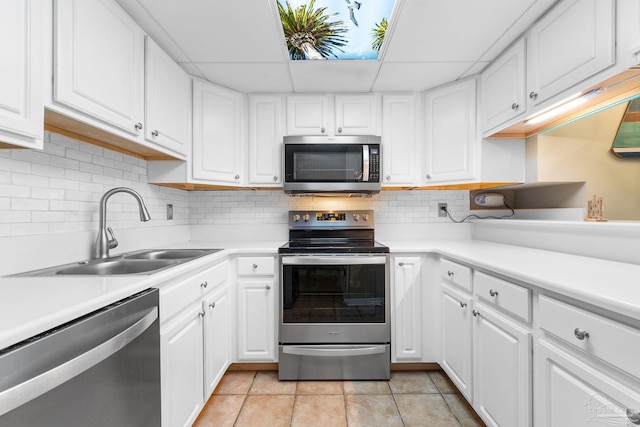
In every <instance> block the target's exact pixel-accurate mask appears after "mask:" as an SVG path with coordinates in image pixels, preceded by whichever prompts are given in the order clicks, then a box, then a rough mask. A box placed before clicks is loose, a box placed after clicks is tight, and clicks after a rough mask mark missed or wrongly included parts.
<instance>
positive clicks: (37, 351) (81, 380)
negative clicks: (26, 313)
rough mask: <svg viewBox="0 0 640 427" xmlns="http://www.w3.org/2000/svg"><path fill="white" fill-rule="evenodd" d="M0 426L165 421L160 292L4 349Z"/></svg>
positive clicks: (0, 352)
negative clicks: (161, 385) (161, 400)
mask: <svg viewBox="0 0 640 427" xmlns="http://www.w3.org/2000/svg"><path fill="white" fill-rule="evenodd" d="M0 426H2V427H9V426H11V427H18V426H19V427H22V426H29V427H39V426H47V427H57V426H65V427H72V426H96V427H97V426H105V427H106V426H109V427H112V426H119V427H123V426H131V427H134V426H135V427H139V426H160V330H159V321H158V291H157V289H150V290H147V291H144V292H141V293H139V294H136V295H133V296H131V297H129V298H127V299H124V300H122V301H119V302H116V303H114V304H111V305H109V306H107V307H104V308H102V309H100V310H98V311H95V312H93V313H90V314H88V315H86V316H84V317H81V318H79V319H76V320H74V321H72V322H69V323H67V324H64V325H61V326H60V327H57V328H55V329H52V330H50V331H47V332H44V333H42V334H40V335H38V336H35V337H33V338H30V339H28V340H26V341H23V342H21V343H19V344H16V345H14V346H12V347H9V348H6V349H3V350H0Z"/></svg>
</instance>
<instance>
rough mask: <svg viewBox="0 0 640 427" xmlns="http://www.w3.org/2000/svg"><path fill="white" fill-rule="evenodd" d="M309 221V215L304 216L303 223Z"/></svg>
mask: <svg viewBox="0 0 640 427" xmlns="http://www.w3.org/2000/svg"><path fill="white" fill-rule="evenodd" d="M310 219H311V217H310V216H309V214H305V215H304V221H305V222H307V221H309V220H310Z"/></svg>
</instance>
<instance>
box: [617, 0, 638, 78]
mask: <svg viewBox="0 0 640 427" xmlns="http://www.w3.org/2000/svg"><path fill="white" fill-rule="evenodd" d="M616 7H617V14H618V21H617V28H618V41H617V43H618V49H620V50H621V51H620V54H621V57H622V58H621V59H622V61H623V66H624V67H625V68H626V67H632V66H634V65H636V64H638V63H639V62H640V58H639V57H638V53H640V2H638V1H637V0H618V3H617V5H616Z"/></svg>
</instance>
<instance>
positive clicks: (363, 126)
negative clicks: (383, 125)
mask: <svg viewBox="0 0 640 427" xmlns="http://www.w3.org/2000/svg"><path fill="white" fill-rule="evenodd" d="M335 116H336V127H335V133H336V135H380V130H379V127H380V125H379V123H380V96H379V95H376V94H369V95H336V96H335Z"/></svg>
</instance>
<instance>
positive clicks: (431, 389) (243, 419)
mask: <svg viewBox="0 0 640 427" xmlns="http://www.w3.org/2000/svg"><path fill="white" fill-rule="evenodd" d="M194 426H195V427H219V426H237V427H260V426H265V427H267V426H268V427H278V426H283V427H287V426H293V427H313V426H322V427H341V426H344V427H346V426H349V427H356V426H357V427H361V426H362V427H364V426H375V427H383V426H384V427H386V426H390V427H391V426H400V427H402V426H405V427H413V426H429V427H441V426H442V427H445V426H446V427H448V426H452V427H453V426H455V427H460V426H462V427H472V426H484V423H483V422H482V420H480V418H479V417H478V416H477V415H476V413H475V412H474V411H473V409H471V407H470V406H469V404H468V403H467V401H466V400H465V399H464V397H462V395H460V393H459V392H458V390H457V389H456V387H455V386H454V385H453V384H452V383H451V381H450V380H449V378H448V377H447V376H446V374H444V372H442V371H398V372H392V373H391V380H390V381H278V373H277V372H276V371H229V372H227V373H226V374H225V375H224V377H223V378H222V381H220V384H219V385H218V387H217V388H216V390H215V392H214V394H213V395H212V396H211V398H210V399H209V401H208V402H207V404H206V405H205V407H204V409H203V410H202V412H201V413H200V416H199V417H198V419H197V420H196V422H195V424H194Z"/></svg>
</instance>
